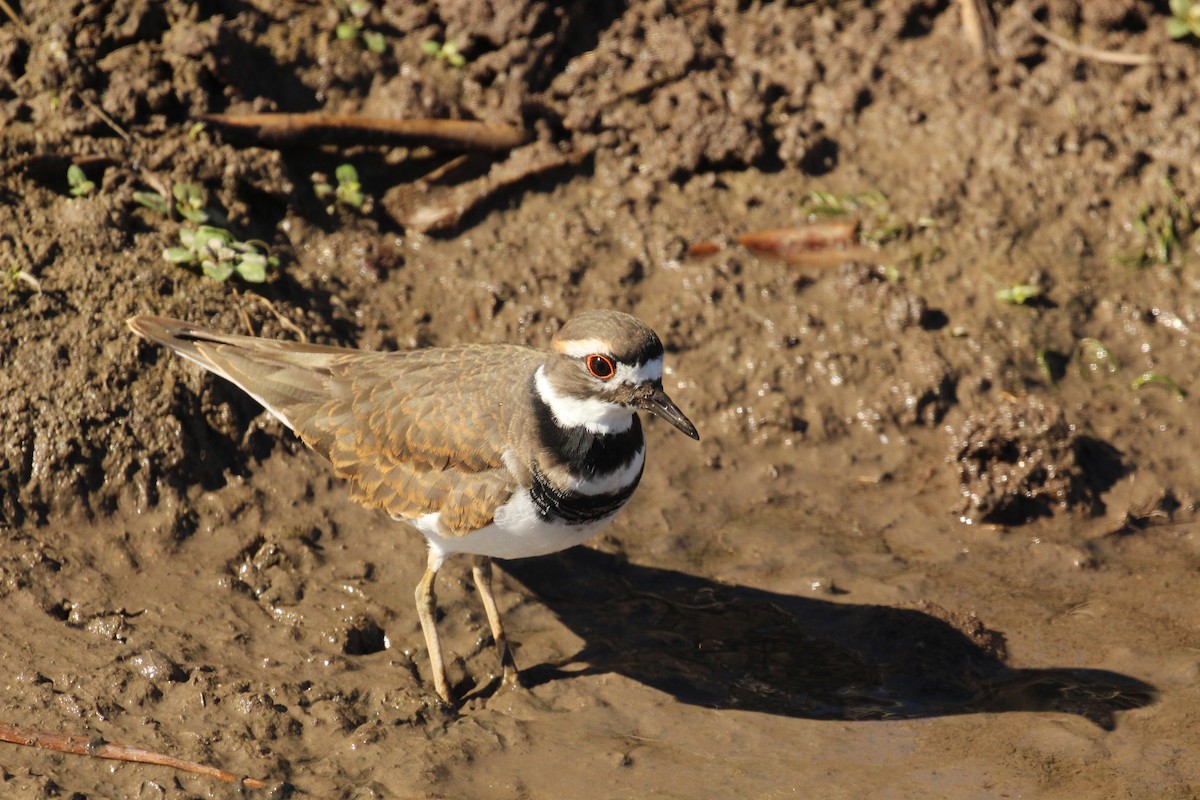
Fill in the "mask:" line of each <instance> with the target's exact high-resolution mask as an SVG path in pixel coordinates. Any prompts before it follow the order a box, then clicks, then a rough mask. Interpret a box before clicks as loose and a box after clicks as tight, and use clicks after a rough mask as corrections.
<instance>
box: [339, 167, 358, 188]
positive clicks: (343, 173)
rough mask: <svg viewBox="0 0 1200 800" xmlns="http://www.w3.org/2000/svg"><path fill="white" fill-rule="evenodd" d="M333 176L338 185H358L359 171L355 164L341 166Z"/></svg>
mask: <svg viewBox="0 0 1200 800" xmlns="http://www.w3.org/2000/svg"><path fill="white" fill-rule="evenodd" d="M333 175H334V177H335V178H337V182H338V183H343V184H344V183H358V170H356V169H355V168H354V165H353V164H340V165H338V168H337V169H336V170H334V172H333Z"/></svg>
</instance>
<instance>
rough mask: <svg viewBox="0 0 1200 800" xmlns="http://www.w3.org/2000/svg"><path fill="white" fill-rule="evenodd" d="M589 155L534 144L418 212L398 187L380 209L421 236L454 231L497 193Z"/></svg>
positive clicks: (585, 151) (404, 190)
mask: <svg viewBox="0 0 1200 800" xmlns="http://www.w3.org/2000/svg"><path fill="white" fill-rule="evenodd" d="M591 152H592V151H591V149H590V148H587V147H581V148H578V149H575V150H571V151H568V152H565V153H564V152H561V151H559V150H558V149H557V148H556V147H554V146H553V145H551V144H549V143H546V142H535V143H534V144H531V145H528V146H527V147H525V148H523V149H521V150H518V151H517V152H515V153H513V155H512V156H511V157H510V158H507V159H505V160H504V161H501V162H499V163H498V164H495V165H494V166H493V167H492V169H491V170H490V171H489V172H488V174H486V175H483V176H482V177H479V178H476V179H475V180H472V181H467V182H466V183H460V184H458V185H457V186H453V187H447V188H446V189H445V190H444V191H439V192H437V193H436V194H435V196H434V199H433V200H432V201H430V202H428V203H426V204H424V205H422V206H420V207H418V208H415V209H414V208H410V207H409V206H410V203H409V202H408V201H410V200H411V199H412V195H413V193H412V192H411V191H409V189H410V187H397V189H399V190H400V191H397V189H393V190H392V191H390V192H388V194H386V195H384V198H383V207H384V208H385V209H386V210H387V212H388V213H389V214H390V215H391V216H392V218H393V219H395V220H396V221H397V222H399V223H400V224H401V225H403V226H404V227H405V228H407V229H408V230H413V231H418V232H420V233H429V232H431V231H444V230H447V229H449V228H453V227H454V226H455V225H457V224H458V223H459V221H460V220H462V218H463V216H464V215H465V214H466V213H467V212H469V211H470V210H471V209H472V208H474V207H475V206H476V205H478V204H479V203H481V202H483V201H484V200H485V199H487V198H488V197H490V196H492V195H493V194H495V193H496V192H498V191H501V190H503V189H506V188H508V187H510V186H513V185H514V184H517V183H520V182H521V181H523V180H525V179H526V178H530V177H532V176H534V175H540V174H542V173H544V172H548V171H550V170H554V169H560V168H562V167H568V166H574V165H577V164H580V163H582V162H583V160H584V159H585V158H587V157H588V155H590V154H591Z"/></svg>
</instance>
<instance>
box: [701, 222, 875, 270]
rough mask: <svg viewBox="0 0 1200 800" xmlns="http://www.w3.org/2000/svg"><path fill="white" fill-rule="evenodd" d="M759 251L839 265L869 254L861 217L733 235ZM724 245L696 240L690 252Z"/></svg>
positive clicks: (790, 259) (705, 251)
mask: <svg viewBox="0 0 1200 800" xmlns="http://www.w3.org/2000/svg"><path fill="white" fill-rule="evenodd" d="M734 241H736V242H737V243H738V244H740V245H741V246H742V247H745V248H746V249H747V250H749V251H750V252H752V253H758V254H759V255H768V256H775V257H776V258H780V259H782V260H784V261H786V262H788V263H789V264H807V265H810V266H836V265H838V264H844V263H845V262H847V261H854V260H855V259H859V258H865V257H866V256H868V255H869V254H870V251H868V250H867V249H866V248H864V247H861V246H859V245H858V243H857V241H858V220H837V221H830V222H812V223H809V224H807V225H797V226H795V227H792V228H774V229H771V230H765V231H754V232H753V233H745V234H742V235H741V236H738V237H736V238H735V239H734ZM722 249H724V246H723V245H722V243H721V242H718V241H705V242H697V243H696V244H693V245H691V246H689V247H688V249H687V254H688V256H692V257H696V256H709V255H712V254H713V253H716V252H718V251H720V250H722Z"/></svg>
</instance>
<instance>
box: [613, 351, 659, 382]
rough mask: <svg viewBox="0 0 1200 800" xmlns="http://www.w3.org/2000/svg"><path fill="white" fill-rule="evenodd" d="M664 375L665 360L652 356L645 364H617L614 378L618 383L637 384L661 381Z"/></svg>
mask: <svg viewBox="0 0 1200 800" xmlns="http://www.w3.org/2000/svg"><path fill="white" fill-rule="evenodd" d="M662 376H663V360H662V357H661V356H660V357H659V358H652V359H650V360H649V361H647V362H646V363H645V364H639V365H637V366H632V365H630V364H617V374H616V377H615V378H614V380H616V381H617V383H631V384H633V385H635V386H636V385H637V384H639V383H646V382H648V381H661V380H662Z"/></svg>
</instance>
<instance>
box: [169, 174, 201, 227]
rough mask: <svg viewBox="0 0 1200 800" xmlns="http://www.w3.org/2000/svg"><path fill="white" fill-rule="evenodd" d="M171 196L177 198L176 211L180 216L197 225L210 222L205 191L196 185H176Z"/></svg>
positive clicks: (172, 188)
mask: <svg viewBox="0 0 1200 800" xmlns="http://www.w3.org/2000/svg"><path fill="white" fill-rule="evenodd" d="M171 194H173V195H174V196H175V210H176V211H178V212H179V216H181V217H183V218H184V219H186V220H188V221H189V222H195V223H197V224H203V223H205V222H208V219H209V216H208V211H206V210H205V208H204V199H205V198H204V190H203V189H201V188H200V187H199V186H197V185H196V184H194V183H176V184H175V185H174V186H172V187H171Z"/></svg>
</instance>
